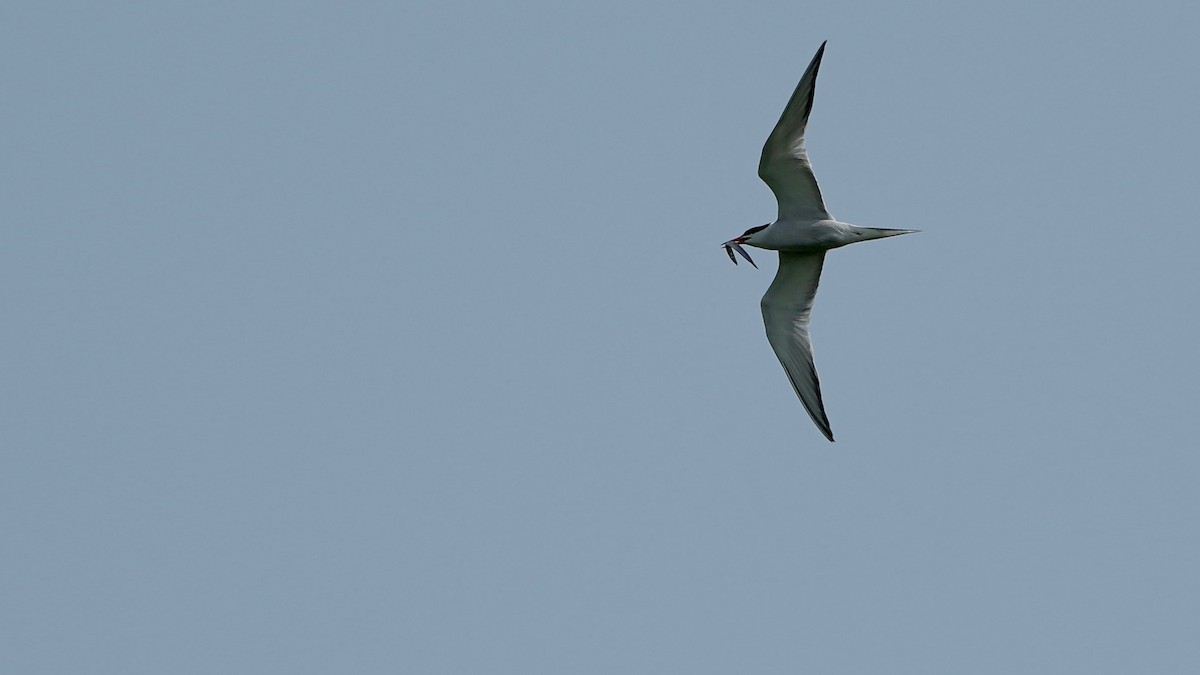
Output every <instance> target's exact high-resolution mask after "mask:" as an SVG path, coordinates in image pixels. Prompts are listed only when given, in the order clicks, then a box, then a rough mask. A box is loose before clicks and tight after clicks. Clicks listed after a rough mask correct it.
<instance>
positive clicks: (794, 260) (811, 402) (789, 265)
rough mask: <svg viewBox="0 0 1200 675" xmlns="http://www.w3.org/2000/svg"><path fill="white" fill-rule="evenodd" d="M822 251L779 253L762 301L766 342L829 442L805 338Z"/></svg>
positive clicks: (828, 431) (806, 336)
mask: <svg viewBox="0 0 1200 675" xmlns="http://www.w3.org/2000/svg"><path fill="white" fill-rule="evenodd" d="M824 264H825V252H824V251H818V252H816V253H796V252H790V251H780V252H779V271H778V272H776V273H775V280H774V281H772V282H771V287H770V288H768V289H767V292H766V294H765V295H763V299H762V314H763V323H764V324H766V326H767V341H768V342H770V343H771V348H772V349H774V350H775V355H776V356H778V357H779V362H780V363H781V364H783V369H784V371H786V372H787V376H788V379H789V380H791V382H792V388H793V389H795V390H796V396H799V397H800V402H801V403H803V404H804V408H805V409H806V410H808V414H809V416H810V417H812V421H813V422H814V423H815V424H816V425H817V428H818V429H820V430H821V433H823V434H825V438H828V439H829V440H830V441H832V440H833V430H832V429H830V428H829V418H828V417H826V416H825V405H824V404H823V403H822V402H821V383H820V381H819V380H818V379H817V369H816V366H815V365H813V357H812V344H811V343H810V342H809V339H808V317H809V314H810V313H811V312H812V306H813V298H814V297H816V295H817V284H818V283H820V281H821V267H822V266H823V265H824Z"/></svg>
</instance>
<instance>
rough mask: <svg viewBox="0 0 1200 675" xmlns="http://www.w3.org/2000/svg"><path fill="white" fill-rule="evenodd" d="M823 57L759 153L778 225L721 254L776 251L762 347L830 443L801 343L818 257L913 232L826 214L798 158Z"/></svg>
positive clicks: (757, 230)
mask: <svg viewBox="0 0 1200 675" xmlns="http://www.w3.org/2000/svg"><path fill="white" fill-rule="evenodd" d="M824 53H825V43H821V48H820V49H818V50H817V55H816V56H814V57H813V60H812V62H811V63H810V64H809V65H808V69H807V70H806V71H805V72H804V76H803V77H801V78H800V83H799V84H798V85H796V90H795V91H794V92H793V93H792V97H791V99H790V100H789V101H788V104H787V106H786V107H785V108H784V110H783V115H782V116H781V117H780V118H779V122H778V123H777V124H776V125H775V129H774V130H773V131H772V132H771V135H770V136H769V137H768V138H767V142H766V144H765V145H764V146H763V152H762V159H761V160H760V161H759V165H758V175H759V177H761V178H762V179H763V181H764V182H765V183H766V184H767V185H768V186H769V187H770V188H771V191H772V192H774V193H775V198H776V200H777V201H778V202H779V216H778V218H777V219H776V220H775V222H773V223H770V224H769V225H763V226H759V227H752V228H750V229H749V230H746V231H745V232H744V233H743V234H742V235H741V236H739V237H735V238H733V239H730V240H729V241H727V242H725V243H724V244H723V246H725V248H726V252H727V253H728V254H729V257H730V259H732V260H733V262H734V263H735V264H736V263H737V258H735V257H734V255H733V254H734V251H737V253H739V254H740V255H741V256H742V257H744V258H745V259H746V260H748V261H750V263H751V264H753V263H754V261H753V260H750V256H749V255H747V254H746V252H745V250H743V249H742V247H741V245H742V244H746V245H749V246H754V247H757V248H763V249H769V250H774V251H779V271H778V272H777V273H776V274H775V280H774V281H772V282H771V286H770V287H769V288H768V289H767V292H766V294H765V295H763V298H762V313H763V323H764V324H765V326H766V329H767V341H768V342H770V343H771V347H772V349H774V350H775V355H776V356H778V357H779V362H780V363H781V364H782V365H783V369H784V371H785V372H786V373H787V376H788V379H789V380H790V381H791V383H792V388H793V389H794V390H795V392H796V395H797V396H798V397H799V398H800V401H801V402H802V403H803V404H804V407H805V409H806V410H807V411H808V414H809V416H810V417H812V420H813V422H814V423H815V424H816V425H817V428H819V429H820V430H821V433H823V434H825V437H826V438H828V439H829V440H830V441H832V440H833V431H832V430H831V429H830V426H829V418H828V417H827V416H826V415H825V405H824V403H823V402H822V400H821V386H820V382H819V380H818V379H817V370H816V367H815V366H814V365H813V358H812V345H811V342H810V340H809V335H808V323H809V315H810V314H811V312H812V305H813V299H814V298H815V297H816V294H817V285H818V283H819V282H820V279H821V269H822V267H823V266H824V264H825V252H826V251H828V250H830V249H834V248H839V247H841V246H846V245H847V244H854V243H857V242H860V241H867V240H869V239H881V238H883V237H892V236H896V235H898V234H908V233H910V232H916V230H893V229H882V228H873V227H859V226H857V225H851V224H849V223H843V222H840V221H838V220H835V219H834V218H833V216H831V215H830V214H829V211H828V210H827V209H826V208H825V202H824V200H823V199H822V198H821V190H820V188H818V187H817V179H816V177H815V176H814V175H813V172H812V165H811V164H810V163H809V161H808V154H807V153H806V152H805V150H804V130H805V128H806V127H807V125H808V115H809V113H810V112H811V111H812V102H813V92H814V89H815V85H816V81H817V70H818V69H819V68H820V66H821V57H822V55H823V54H824Z"/></svg>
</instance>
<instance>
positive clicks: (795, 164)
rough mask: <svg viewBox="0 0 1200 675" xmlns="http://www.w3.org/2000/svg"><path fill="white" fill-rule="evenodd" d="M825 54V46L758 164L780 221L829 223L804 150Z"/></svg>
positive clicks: (768, 141)
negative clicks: (805, 133) (773, 194)
mask: <svg viewBox="0 0 1200 675" xmlns="http://www.w3.org/2000/svg"><path fill="white" fill-rule="evenodd" d="M824 54H825V43H824V42H822V43H821V48H820V49H818V50H817V54H816V56H814V57H813V60H812V62H811V63H809V64H808V69H807V70H805V71H804V76H803V77H801V78H800V83H799V84H797V85H796V90H795V91H794V92H792V97H791V99H789V100H788V103H787V106H785V107H784V109H783V115H781V116H780V118H779V122H777V123H776V124H775V129H774V130H773V131H772V132H771V135H770V136H768V137H767V142H766V144H765V145H763V150H762V158H761V159H760V160H759V162H758V176H759V178H762V179H763V182H764V183H766V184H767V186H768V187H770V188H771V192H774V193H775V200H776V201H777V202H778V203H779V219H780V220H800V221H809V222H814V221H818V220H832V219H833V217H832V216H830V215H829V212H828V211H827V210H826V209H825V202H824V200H822V199H821V189H820V188H819V187H818V186H817V178H816V176H814V175H813V171H812V164H810V163H809V161H808V153H807V152H806V151H805V150H804V130H805V128H806V127H807V126H808V115H809V113H810V112H812V105H813V93H814V92H815V91H816V84H817V70H819V69H820V67H821V57H822V56H823V55H824Z"/></svg>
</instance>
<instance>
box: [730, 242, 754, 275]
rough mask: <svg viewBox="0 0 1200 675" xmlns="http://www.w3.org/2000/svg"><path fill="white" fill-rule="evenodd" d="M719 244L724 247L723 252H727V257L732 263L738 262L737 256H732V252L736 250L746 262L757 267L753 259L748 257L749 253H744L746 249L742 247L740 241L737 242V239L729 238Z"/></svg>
mask: <svg viewBox="0 0 1200 675" xmlns="http://www.w3.org/2000/svg"><path fill="white" fill-rule="evenodd" d="M721 245H722V246H724V247H725V252H726V253H728V254H729V259H730V260H732V261H733V264H734V265H736V264H738V261H737V258H735V257H734V255H733V252H734V251H737V252H738V255H740V256H742V257H743V258H745V259H746V262H748V263H750V264H751V265H754V269H758V265H755V264H754V261H753V260H751V259H750V254H749V253H746V249H744V248H742V244H741V242H739V241H738V240H737V239H730V240H729V241H727V242H725V243H724V244H721Z"/></svg>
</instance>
